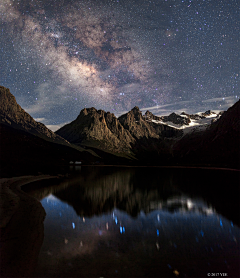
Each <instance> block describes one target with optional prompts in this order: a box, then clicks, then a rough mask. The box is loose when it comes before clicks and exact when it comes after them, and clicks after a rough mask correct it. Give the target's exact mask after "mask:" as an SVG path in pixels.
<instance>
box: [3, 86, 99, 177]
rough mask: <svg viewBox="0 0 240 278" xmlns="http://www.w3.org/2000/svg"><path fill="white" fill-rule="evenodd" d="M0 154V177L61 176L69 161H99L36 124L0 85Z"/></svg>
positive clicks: (91, 154)
mask: <svg viewBox="0 0 240 278" xmlns="http://www.w3.org/2000/svg"><path fill="white" fill-rule="evenodd" d="M0 152H1V156H0V175H1V177H6V176H14V175H23V174H36V173H38V172H44V173H53V172H54V173H61V172H62V171H63V170H64V169H65V168H66V167H68V165H69V161H70V160H73V161H82V162H83V163H90V164H92V163H94V162H95V161H96V160H101V159H100V158H99V157H98V156H96V155H94V153H89V152H88V151H85V150H83V149H80V148H77V147H76V146H72V145H71V144H70V143H69V142H68V141H66V140H65V139H63V138H61V137H60V136H58V135H57V134H55V133H53V132H52V131H51V130H49V129H48V128H47V127H46V126H45V125H44V124H42V123H38V122H36V121H35V120H34V119H33V118H32V117H31V116H30V115H29V114H28V113H26V112H25V111H24V110H23V109H22V108H21V106H20V105H19V104H17V102H16V100H15V98H14V96H13V95H12V94H11V93H10V91H9V89H7V88H5V87H3V86H0Z"/></svg>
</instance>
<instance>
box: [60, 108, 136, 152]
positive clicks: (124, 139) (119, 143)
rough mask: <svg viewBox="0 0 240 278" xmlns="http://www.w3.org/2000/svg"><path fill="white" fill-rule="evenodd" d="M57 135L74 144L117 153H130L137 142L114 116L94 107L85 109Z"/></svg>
mask: <svg viewBox="0 0 240 278" xmlns="http://www.w3.org/2000/svg"><path fill="white" fill-rule="evenodd" d="M56 133H57V134H58V135H60V136H62V137H64V138H65V139H67V140H68V141H70V142H71V143H74V144H88V145H89V144H90V145H92V146H99V147H102V148H104V149H108V150H110V151H113V150H114V151H116V152H128V151H129V149H130V148H131V144H133V143H134V141H135V140H134V138H133V137H132V136H131V134H130V133H129V132H128V131H127V130H125V129H124V128H123V126H122V125H121V123H120V122H119V121H118V119H117V118H116V117H115V116H114V114H111V113H109V112H107V113H106V112H105V111H103V110H96V109H95V108H93V107H92V108H84V109H83V110H82V111H81V112H80V114H79V116H78V117H77V119H76V120H74V121H73V122H71V123H70V124H67V125H65V126H64V127H62V128H60V129H59V130H58V131H57V132H56Z"/></svg>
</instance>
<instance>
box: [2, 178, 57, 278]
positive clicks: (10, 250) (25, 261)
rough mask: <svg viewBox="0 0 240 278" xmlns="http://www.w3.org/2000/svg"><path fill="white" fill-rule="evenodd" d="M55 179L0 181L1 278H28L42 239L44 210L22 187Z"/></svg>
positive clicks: (3, 179) (36, 258)
mask: <svg viewBox="0 0 240 278" xmlns="http://www.w3.org/2000/svg"><path fill="white" fill-rule="evenodd" d="M54 178H55V179H56V178H59V177H58V176H50V175H41V176H21V177H13V178H1V179H0V244H1V250H0V265H1V269H0V277H31V276H32V275H33V272H34V270H35V267H36V264H37V260H38V255H39V252H40V249H41V246H42V243H43V238H44V224H43V222H44V219H45V216H46V213H45V210H44V208H43V207H42V205H41V203H40V202H39V201H38V200H37V199H35V198H33V197H31V196H29V195H28V194H27V193H25V192H24V191H22V190H21V186H23V185H25V184H29V183H34V182H37V181H44V180H49V179H53V180H54Z"/></svg>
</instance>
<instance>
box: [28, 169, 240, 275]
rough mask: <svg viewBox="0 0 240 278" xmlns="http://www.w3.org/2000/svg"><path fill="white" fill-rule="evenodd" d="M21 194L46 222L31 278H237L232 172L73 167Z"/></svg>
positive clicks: (236, 222) (235, 180)
mask: <svg viewBox="0 0 240 278" xmlns="http://www.w3.org/2000/svg"><path fill="white" fill-rule="evenodd" d="M24 190H25V191H27V192H28V194H30V195H32V196H34V197H36V198H37V199H39V200H40V201H41V203H42V205H43V207H44V209H45V211H46V214H47V215H46V218H45V221H44V242H43V245H42V248H41V251H40V255H39V259H38V265H37V268H36V272H35V277H208V276H209V277H213V276H219V277H226V276H228V277H239V254H240V248H239V247H240V244H239V240H240V229H239V172H234V171H223V170H222V171H219V170H203V169H167V168H148V167H102V166H96V167H84V166H82V167H80V166H76V167H75V168H74V167H72V168H71V171H70V174H69V177H68V178H67V179H66V180H64V181H62V182H61V183H59V184H58V185H54V186H48V187H44V185H43V186H40V187H38V188H35V189H33V188H31V187H29V188H25V189H24Z"/></svg>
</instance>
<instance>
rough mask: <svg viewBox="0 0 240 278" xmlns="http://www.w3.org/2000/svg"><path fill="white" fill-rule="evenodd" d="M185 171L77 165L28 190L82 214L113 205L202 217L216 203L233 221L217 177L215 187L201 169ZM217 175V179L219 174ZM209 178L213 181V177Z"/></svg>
mask: <svg viewBox="0 0 240 278" xmlns="http://www.w3.org/2000/svg"><path fill="white" fill-rule="evenodd" d="M190 171H192V173H191V175H192V179H191V175H190V174H189V172H190ZM189 172H188V175H187V177H186V176H184V170H178V171H176V169H175V170H169V169H158V168H115V167H82V169H81V172H76V173H74V172H73V173H72V175H71V178H69V179H67V180H65V181H63V182H61V183H60V184H58V185H55V186H48V187H39V188H37V189H34V190H33V189H32V190H31V191H28V193H29V194H31V195H32V196H34V197H35V198H37V199H38V200H41V199H43V198H44V197H46V196H48V195H49V194H52V195H53V196H55V197H57V198H58V199H60V200H61V201H63V202H65V203H67V204H69V205H70V206H72V207H73V208H74V210H75V211H76V213H77V214H78V215H79V216H81V217H84V216H86V217H92V216H94V215H101V214H104V213H107V212H111V211H112V210H113V209H114V208H117V209H119V210H122V211H126V212H127V213H128V214H129V215H131V216H132V217H136V216H137V215H138V214H139V213H140V212H141V211H142V212H144V213H145V214H147V213H149V212H151V211H153V210H163V211H168V212H169V213H176V212H178V213H199V214H203V215H206V216H207V215H209V214H212V213H213V212H214V210H215V207H216V208H217V210H218V211H219V212H220V213H223V215H225V216H226V214H227V217H228V218H229V219H230V220H232V219H231V217H232V218H233V220H235V219H236V217H235V218H234V215H236V214H237V212H235V214H234V213H232V211H229V212H228V210H227V209H226V207H225V205H224V202H222V201H221V200H222V199H223V198H224V201H225V202H226V201H228V198H227V195H226V194H222V193H221V190H220V188H222V187H223V186H222V185H221V181H220V180H218V181H217V183H218V185H221V187H220V186H219V189H218V190H215V189H214V187H213V185H212V184H213V182H212V180H211V179H209V178H208V180H206V176H204V175H202V173H201V175H200V174H199V172H198V173H197V174H196V171H193V170H191V169H190V170H189ZM207 174H208V173H207ZM225 175H226V174H225ZM196 176H197V177H198V180H197V181H194V183H195V185H197V186H195V187H196V188H195V189H194V188H193V186H192V184H193V180H194V179H193V178H194V177H196ZM216 176H217V177H218V178H219V179H222V177H221V175H220V176H219V173H218V175H216ZM183 177H184V179H183ZM214 179H215V181H216V177H214ZM223 182H224V180H223ZM210 186H211V187H212V190H213V192H214V193H213V192H212V191H211V190H210ZM203 187H204V188H206V187H209V188H208V190H207V191H206V192H204V194H203V193H202V192H201V190H200V189H202V188H203ZM207 192H208V193H207ZM213 195H214V196H215V197H214V198H213V197H212V196H213ZM233 195H234V194H233ZM216 196H217V197H216ZM232 198H234V197H233V196H232ZM230 214H231V216H230Z"/></svg>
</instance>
